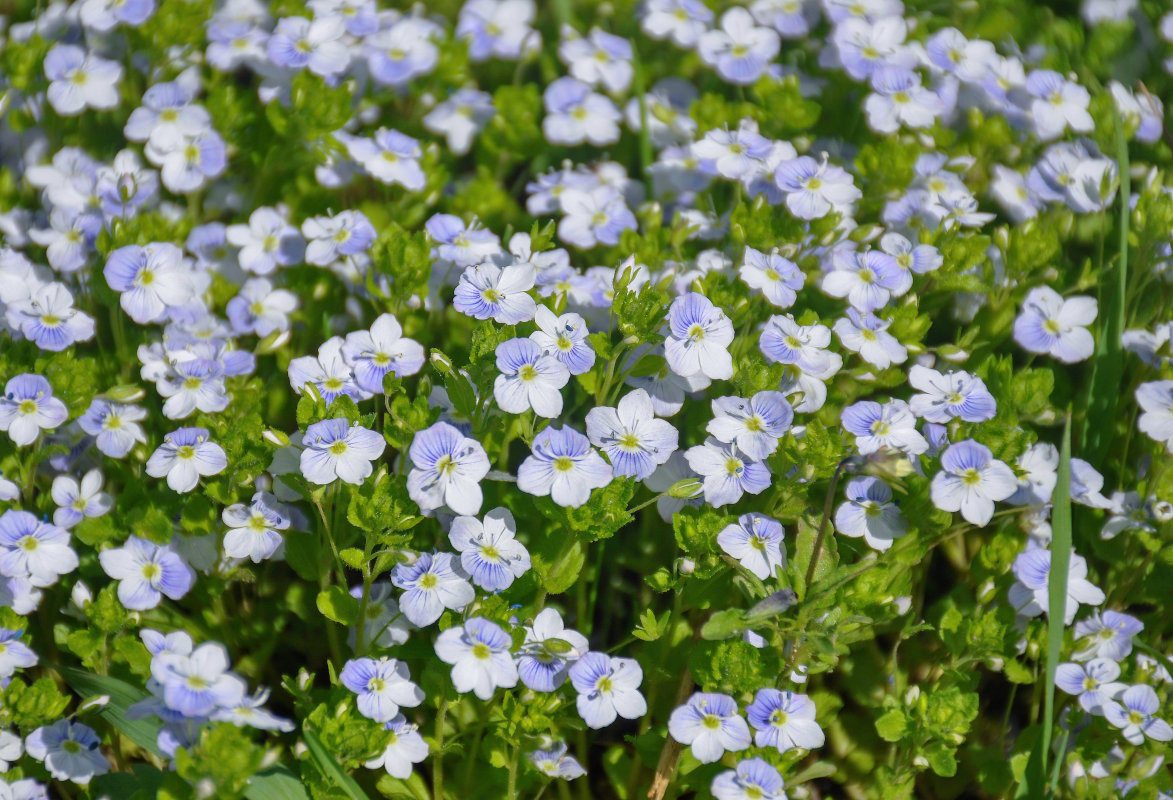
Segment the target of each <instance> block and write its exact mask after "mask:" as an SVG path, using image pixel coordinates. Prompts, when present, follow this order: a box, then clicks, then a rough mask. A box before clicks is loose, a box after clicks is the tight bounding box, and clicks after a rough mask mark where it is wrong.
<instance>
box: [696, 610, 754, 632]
mask: <svg viewBox="0 0 1173 800" xmlns="http://www.w3.org/2000/svg"><path fill="white" fill-rule="evenodd" d="M743 630H745V614H744V612H742V611H740V610H738V609H727V610H725V611H718V612H717V613H716V614H714V615H713V616H711V617H709V619H708V621H707V622H706V623H705V625H704V627H703V628H701V636H703V637H704V638H706V639H709V640H717V639H729V638H731V637H733V636H736V635H737V634H739V633H741V632H742V631H743Z"/></svg>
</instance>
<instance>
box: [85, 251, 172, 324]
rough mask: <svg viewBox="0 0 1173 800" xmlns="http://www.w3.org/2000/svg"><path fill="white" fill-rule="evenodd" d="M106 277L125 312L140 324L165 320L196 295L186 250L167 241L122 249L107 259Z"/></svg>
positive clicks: (104, 269) (104, 273)
mask: <svg viewBox="0 0 1173 800" xmlns="http://www.w3.org/2000/svg"><path fill="white" fill-rule="evenodd" d="M102 274H103V275H104V276H105V277H106V283H107V285H109V287H110V288H111V289H113V290H114V291H116V292H119V293H120V294H121V297H120V298H119V301H118V302H119V304H120V305H121V306H122V310H123V311H125V312H126V313H127V314H129V315H130V318H131V319H133V320H134V321H135V322H137V323H138V324H139V325H146V324H148V323H151V322H159V321H161V320H163V319H164V318H165V317H166V316H167V313H168V309H169V308H174V307H178V306H182V305H184V304H185V303H187V302H188V301H190V300H191V299H192V297H193V296H194V295H195V287H194V286H193V284H192V280H191V272H190V270H188V268H187V267H186V266H185V265H184V263H183V251H182V250H180V249H179V248H178V247H176V246H175V245H173V244H169V243H167V242H153V243H151V244H148V245H145V246H140V245H137V244H131V245H126V246H125V247H119V248H118V249H117V250H114V251H113V252H112V253H110V255H109V256H108V257H107V259H106V266H105V267H104V268H103V270H102Z"/></svg>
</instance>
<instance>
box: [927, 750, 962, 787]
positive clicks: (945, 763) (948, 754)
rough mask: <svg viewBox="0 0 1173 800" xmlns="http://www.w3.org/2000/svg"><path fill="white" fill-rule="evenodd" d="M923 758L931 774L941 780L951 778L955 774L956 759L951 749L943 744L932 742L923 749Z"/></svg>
mask: <svg viewBox="0 0 1173 800" xmlns="http://www.w3.org/2000/svg"><path fill="white" fill-rule="evenodd" d="M924 755H925V758H927V759H928V760H929V766H930V767H931V768H932V770H933V772H935V773H937V774H938V775H940V776H941V777H942V778H952V777H953V776H954V775H956V774H957V758H956V754H955V751H954V750H953V748H951V747H949V746H948V745H947V744H945V743H944V742H933V743H931V744H930V745H929V746H928V747H926V748H925V753H924Z"/></svg>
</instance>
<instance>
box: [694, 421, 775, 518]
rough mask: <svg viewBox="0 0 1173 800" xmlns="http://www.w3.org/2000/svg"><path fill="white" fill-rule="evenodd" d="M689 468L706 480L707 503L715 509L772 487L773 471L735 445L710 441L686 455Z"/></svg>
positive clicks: (710, 439)
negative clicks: (746, 493) (753, 459)
mask: <svg viewBox="0 0 1173 800" xmlns="http://www.w3.org/2000/svg"><path fill="white" fill-rule="evenodd" d="M684 457H685V458H686V459H688V466H689V467H691V468H692V470H693V471H694V472H695V473H696V474H698V475H700V476H702V477H703V478H704V488H705V502H706V503H709V504H710V505H712V506H713V507H714V508H720V507H721V506H724V505H728V504H730V503H736V502H737V501H738V500H740V499H741V496H742V495H743V494H744V493H745V492H749V493H750V494H761V493H762V492H764V491H765V490H766V489H767V488H768V487H769V485H770V468H769V467H768V466H766V464H765V462H763V461H752V460H749V458H748V456H744V454H743V453H742V452H741V451H740V450H739V449H738V447H737V445H735V444H723V443H721V442H719V441H717V440H716V439H714V438H712V437H709V438H708V439H705V443H704V444H701V445H697V446H695V447H690V448H688V450H686V451H685V453H684Z"/></svg>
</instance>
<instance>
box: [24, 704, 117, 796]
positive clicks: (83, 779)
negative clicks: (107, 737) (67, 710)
mask: <svg viewBox="0 0 1173 800" xmlns="http://www.w3.org/2000/svg"><path fill="white" fill-rule="evenodd" d="M101 747H102V740H101V739H99V738H98V734H96V733H94V730H93V729H92V728H90V727H89V726H88V725H83V724H82V723H80V722H74V721H73V720H72V719H59V720H57V721H56V722H54V723H53V724H52V725H42V726H41V727H39V728H37V729H36V730H35V731H33V732H32V733H31V734H29V737H28V740H27V741H25V750H26V751H27V752H28V754H29V755H30V756H32V757H33V758H35V759H36V760H37V761H43V762H45V769H47V770H49V774H50V775H52V776H53V777H54V778H56V779H57V780H59V781H73V782H74V783H76V784H78V785H80V786H87V785H89V782H90V780H91V779H92V778H93V777H94V776H95V775H105V774H106V773H107V772H109V771H110V762H109V761H108V760H107V759H106V756H104V755H102V750H101Z"/></svg>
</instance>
